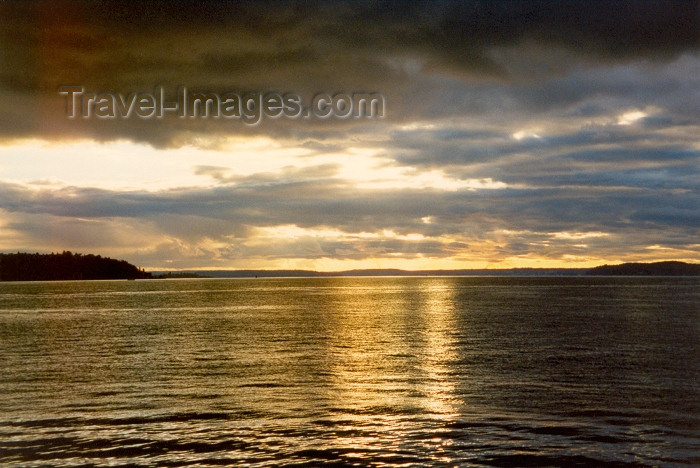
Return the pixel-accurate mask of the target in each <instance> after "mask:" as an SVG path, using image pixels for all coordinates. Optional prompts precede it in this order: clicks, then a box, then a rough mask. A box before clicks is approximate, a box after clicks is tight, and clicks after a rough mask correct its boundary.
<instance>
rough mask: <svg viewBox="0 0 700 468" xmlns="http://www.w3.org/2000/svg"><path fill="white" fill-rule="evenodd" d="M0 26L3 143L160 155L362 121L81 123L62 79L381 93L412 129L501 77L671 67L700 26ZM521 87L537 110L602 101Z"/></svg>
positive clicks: (109, 6) (79, 12) (379, 13)
mask: <svg viewBox="0 0 700 468" xmlns="http://www.w3.org/2000/svg"><path fill="white" fill-rule="evenodd" d="M0 17H2V18H3V21H2V22H0V38H1V39H0V40H1V41H2V43H3V47H2V51H1V52H0V54H1V55H0V57H1V58H0V60H2V67H1V68H0V93H2V95H3V102H4V104H3V105H2V106H0V121H1V125H0V128H1V129H2V134H3V135H5V136H6V137H12V136H29V135H41V136H43V137H47V136H53V137H57V136H59V135H71V134H87V135H91V136H93V137H95V138H97V139H109V138H130V139H133V140H136V141H146V142H150V143H152V144H154V145H157V146H167V145H170V144H181V141H182V138H183V134H184V135H186V134H188V133H204V132H212V133H213V134H218V133H221V134H227V133H244V134H247V133H251V132H271V133H282V134H293V133H294V132H295V127H299V126H300V125H303V126H304V129H305V131H313V129H314V128H317V127H321V128H328V127H329V126H331V125H332V124H335V125H340V126H348V123H347V122H344V121H337V120H336V121H332V122H329V121H324V122H307V123H304V124H300V123H299V122H285V121H277V122H274V124H271V123H270V124H268V125H263V126H261V127H260V128H255V129H249V128H245V127H244V126H242V125H240V124H239V125H231V124H230V122H226V123H223V122H221V121H212V120H210V121H206V122H203V121H198V122H191V121H185V122H182V121H179V120H178V119H169V120H167V121H166V122H159V121H155V120H148V121H140V120H138V121H109V122H96V121H95V120H94V119H93V120H89V121H80V120H78V121H71V122H67V121H66V119H65V116H64V115H63V114H62V113H61V107H62V105H63V102H62V101H61V98H60V96H58V94H57V93H56V89H57V86H58V85H62V84H78V85H83V86H85V87H86V88H87V89H88V90H94V91H107V92H123V93H126V92H129V91H150V90H151V89H152V88H153V86H155V85H164V86H171V87H175V86H177V85H180V84H186V85H188V86H190V87H193V88H201V89H203V90H206V91H219V92H223V91H232V90H241V91H243V90H260V91H265V90H272V89H274V90H280V91H295V92H300V93H307V94H308V95H309V97H310V95H311V94H312V93H315V92H321V91H329V92H334V91H358V92H359V91H380V92H384V93H386V94H387V98H388V101H389V105H390V109H391V111H390V116H391V117H392V118H393V119H395V120H397V121H400V120H411V119H414V118H418V117H429V116H431V115H433V116H439V115H453V114H459V113H463V112H465V111H470V110H478V109H479V108H480V107H486V108H488V109H491V110H494V109H498V107H499V99H500V98H507V97H508V93H506V94H503V93H501V92H499V91H498V89H497V88H493V87H492V86H491V84H489V83H494V81H492V80H496V81H495V83H501V84H502V85H506V84H508V83H527V82H528V81H529V80H530V78H533V77H534V78H536V79H537V80H538V81H540V80H541V78H543V77H544V78H552V77H556V76H560V75H561V74H563V73H564V72H565V71H566V70H570V69H574V68H577V67H584V68H589V67H591V66H594V65H595V64H597V63H627V62H631V61H640V60H643V61H651V62H656V61H659V60H660V61H670V60H672V59H674V58H676V57H678V56H680V55H682V54H683V53H688V52H691V53H692V52H695V51H697V46H698V25H699V24H700V20H699V15H698V4H697V3H696V2H692V1H690V2H689V1H680V2H668V1H665V2H660V1H659V2H632V1H629V2H605V1H601V2H592V3H591V2H560V3H554V2H548V1H529V2H510V1H473V2H235V3H222V2H27V3H24V2H22V3H20V2H4V3H3V4H2V5H0ZM533 63H535V64H536V65H535V66H533ZM433 76H442V77H445V78H450V79H454V80H456V83H468V84H471V85H479V84H481V85H484V84H486V86H487V89H482V90H481V91H480V92H479V93H478V96H477V95H474V94H472V95H471V97H470V98H469V99H468V100H467V101H464V99H465V98H464V96H465V94H464V89H462V87H461V86H457V88H455V94H456V95H457V96H461V98H458V99H456V100H455V99H452V96H450V95H449V86H446V85H447V84H446V83H436V82H435V81H434V80H433V79H432V78H431V77H433ZM545 82H546V80H545ZM617 83H618V84H617V85H616V86H617V87H618V88H620V87H621V88H625V86H626V84H625V83H624V82H617ZM609 84H610V83H607V84H606V85H609ZM510 89H511V91H512V92H515V93H517V94H518V97H517V100H518V102H521V103H522V105H523V106H524V107H525V108H527V109H531V108H537V107H544V108H546V107H548V106H551V105H556V102H557V101H561V100H562V99H563V100H569V101H572V102H573V101H580V100H581V99H582V96H583V95H588V94H590V93H593V92H595V90H593V89H588V88H587V87H586V86H564V87H561V86H559V88H558V89H557V87H556V86H553V87H552V88H551V89H544V90H543V89H538V88H537V86H533V87H530V88H528V89H525V90H519V89H517V88H510ZM528 91H529V95H528ZM509 93H510V92H509ZM557 93H558V97H557V96H555V95H556V94H557ZM490 94H493V96H491V98H489V95H490ZM552 97H554V98H555V99H554V100H552V99H551V98H552ZM455 103H456V104H457V105H456V107H451V105H452V106H455Z"/></svg>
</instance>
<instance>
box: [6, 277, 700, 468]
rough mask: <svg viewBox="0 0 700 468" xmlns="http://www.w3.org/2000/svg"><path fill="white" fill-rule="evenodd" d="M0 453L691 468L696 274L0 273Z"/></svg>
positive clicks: (36, 461) (101, 460)
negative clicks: (51, 277)
mask: <svg viewBox="0 0 700 468" xmlns="http://www.w3.org/2000/svg"><path fill="white" fill-rule="evenodd" d="M0 358H1V359H2V365H1V366H0V464H2V465H3V466H32V467H34V466H81V465H88V466H93V465H111V466H122V465H129V466H182V465H196V466H220V465H234V464H239V465H243V466H319V465H324V464H326V465H335V466H693V465H695V466H697V465H698V464H700V279H697V278H695V279H693V278H610V277H609V278H583V277H582V278H314V279H303V278H296V279H283V278H280V279H231V280H229V279H218V280H213V279H212V280H207V279H196V280H150V281H148V280H147V281H95V282H52V283H1V284H0Z"/></svg>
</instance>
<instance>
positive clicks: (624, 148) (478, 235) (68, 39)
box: [0, 1, 700, 268]
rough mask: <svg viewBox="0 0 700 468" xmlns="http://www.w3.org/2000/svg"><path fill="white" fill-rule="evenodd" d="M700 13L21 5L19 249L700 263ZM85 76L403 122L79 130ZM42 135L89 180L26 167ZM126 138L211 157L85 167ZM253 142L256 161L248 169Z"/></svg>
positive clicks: (96, 123)
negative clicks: (164, 178)
mask: <svg viewBox="0 0 700 468" xmlns="http://www.w3.org/2000/svg"><path fill="white" fill-rule="evenodd" d="M698 11H699V10H698V3H697V2H692V1H691V2H687V1H682V2H605V1H603V2H592V3H590V2H565V3H552V2H544V1H542V2H539V1H529V2H499V1H496V2H493V1H489V2H479V1H474V2H410V3H405V2H332V3H329V2H318V3H316V2H270V3H261V2H237V3H236V4H235V5H230V4H222V3H219V2H196V3H180V2H148V3H145V4H140V3H138V4H136V3H132V2H90V3H82V2H36V3H19V2H17V3H3V4H1V5H0V18H3V19H4V21H0V41H2V43H3V44H5V46H4V47H2V48H1V49H0V63H1V64H2V66H0V144H2V145H4V151H3V152H2V153H0V154H2V157H3V158H8V159H7V160H6V161H2V160H0V213H2V215H3V216H2V218H1V219H2V221H0V249H3V250H16V249H29V250H52V249H57V250H61V249H63V248H71V249H73V250H84V251H88V250H90V251H98V252H97V253H103V252H104V253H106V254H109V253H112V254H115V255H121V256H124V257H127V258H128V259H129V260H131V261H134V262H137V263H139V264H140V265H145V266H149V267H173V268H195V267H202V268H211V267H220V268H225V267H240V268H245V267H249V266H251V267H260V266H262V267H276V266H280V267H282V266H283V267H288V266H298V267H312V268H313V267H315V268H333V267H336V266H340V265H342V264H347V265H350V266H368V267H375V266H378V265H379V266H383V267H392V266H395V265H397V266H402V267H411V266H415V267H419V268H420V267H426V268H428V267H431V268H432V267H436V266H437V267H439V266H442V265H444V266H445V267H446V268H451V267H459V266H460V265H466V266H483V265H485V264H488V265H510V266H515V265H520V264H522V265H539V264H542V265H544V264H548V265H551V264H562V265H563V264H571V263H577V262H578V263H580V264H593V263H598V262H600V261H616V260H636V259H668V258H677V259H685V260H691V261H692V260H695V261H697V260H698V259H699V258H700V255H699V254H700V246H699V244H698V242H697V238H698V231H699V227H700V215H699V213H700V198H699V197H698V195H699V194H698V189H699V187H698V180H700V178H699V177H698V175H699V174H698V173H699V172H700V169H699V168H700V165H699V162H700V160H699V158H698V156H699V149H700V148H699V146H700V144H699V142H698V139H697V135H699V134H700V122H699V121H698V118H697V116H698V115H700V96H699V95H698V89H700V54H699V53H698V52H699V48H698V46H699V39H698V34H699V33H698V32H699V31H700V14H699V13H698ZM68 84H72V85H81V86H84V87H85V88H86V89H87V90H90V91H94V92H113V93H124V94H126V93H128V92H134V91H150V90H152V89H153V87H154V86H156V85H162V86H164V87H166V89H172V90H175V89H176V88H177V86H178V85H187V86H188V87H190V88H191V89H198V90H202V91H212V92H220V93H223V92H226V91H235V92H245V91H273V90H274V91H280V92H287V91H293V92H297V93H300V94H301V95H303V96H304V97H305V98H310V97H311V96H312V95H313V94H314V93H318V92H330V93H333V92H340V91H342V92H381V93H383V94H384V95H385V96H386V99H387V117H386V118H385V119H382V120H356V119H346V120H342V119H330V120H318V119H301V120H286V119H278V120H264V121H263V122H262V123H261V124H260V125H258V126H252V127H249V126H246V125H243V124H242V123H241V122H238V121H230V120H222V119H184V120H183V119H178V118H176V117H175V116H171V117H170V118H164V119H161V120H159V119H146V120H143V119H137V118H132V119H126V120H120V119H115V120H99V119H80V118H78V119H73V120H70V119H67V118H66V116H65V109H64V106H65V102H64V101H63V98H62V97H61V96H60V95H59V94H58V93H57V88H58V86H59V85H68ZM37 140H38V141H42V142H45V144H44V145H43V146H42V147H41V149H40V150H36V155H37V156H36V157H37V158H39V159H38V160H41V158H44V160H46V161H48V160H50V159H51V158H54V159H55V158H59V157H61V156H59V155H61V154H65V152H66V151H69V150H70V148H71V147H72V146H71V145H78V146H73V147H74V148H80V153H79V154H76V155H74V156H72V157H71V162H72V164H75V165H76V166H75V173H76V174H81V176H80V177H78V176H76V177H74V178H71V179H70V181H69V178H68V177H63V180H61V178H60V177H59V179H58V180H56V174H53V173H51V172H50V171H49V169H47V168H48V167H50V166H49V165H43V164H37V163H36V161H37V159H35V160H34V162H33V163H32V164H31V165H30V164H29V163H28V164H27V165H25V166H24V167H23V166H22V164H21V162H18V161H10V158H12V157H13V154H14V155H16V154H20V150H17V149H13V148H15V146H16V147H17V148H19V147H21V145H22V144H26V142H27V141H37ZM125 140H126V141H130V142H134V143H136V145H135V146H134V147H135V148H137V149H136V150H135V151H136V153H138V154H139V155H143V157H144V158H154V156H153V152H150V151H146V150H145V149H144V150H143V151H141V150H139V149H138V148H139V145H144V146H143V147H144V148H145V147H146V146H151V147H153V148H156V149H158V150H159V151H161V152H163V154H164V155H168V154H171V155H175V154H178V155H180V154H181V151H182V150H183V148H185V149H187V148H189V150H188V151H190V152H191V156H190V157H189V158H188V159H187V158H184V159H183V158H181V157H180V156H178V158H179V159H177V160H178V164H180V165H179V166H177V171H179V172H177V176H176V177H173V179H172V181H171V183H170V184H168V183H160V184H159V185H149V184H148V183H147V182H146V181H147V180H148V177H144V178H143V181H140V182H133V183H132V184H130V183H129V180H130V174H133V172H134V171H135V170H137V169H138V167H136V168H135V167H134V158H135V157H136V156H135V155H125V156H124V161H129V162H130V164H131V167H130V169H128V170H127V169H126V168H120V167H119V165H118V164H117V163H114V162H109V161H107V159H106V158H105V163H104V164H105V171H106V172H108V173H109V174H108V175H110V176H111V178H112V182H114V180H117V181H118V180H120V178H121V180H123V183H121V184H115V183H109V184H108V183H106V182H95V181H93V179H92V177H91V176H90V175H85V176H82V174H83V173H82V172H79V171H80V167H81V166H82V165H83V163H81V161H85V162H84V164H86V165H87V164H95V161H94V160H91V159H90V158H91V155H90V154H84V153H85V152H86V153H89V152H90V149H89V148H90V145H94V146H93V147H94V148H95V150H94V154H102V153H101V151H103V150H102V149H99V148H110V146H109V145H119V144H121V143H120V142H123V141H125ZM258 141H274V142H275V144H276V145H277V147H278V148H284V149H285V150H287V151H289V152H290V154H292V153H293V155H292V156H283V155H282V150H278V151H277V152H275V153H272V152H269V151H267V152H266V151H265V150H263V149H255V148H257V146H256V144H257V143H255V142H258ZM85 142H87V144H86V143H85ZM13 145H15V146H13ZM86 145H87V146H86ZM98 145H101V146H98ZM246 145H248V146H246ZM242 146H246V147H250V148H252V149H250V150H247V151H248V154H249V155H251V156H249V158H251V161H247V162H246V161H242V160H241V159H240V157H239V156H236V157H234V156H231V159H232V161H231V164H228V163H227V162H226V160H225V157H224V156H225V155H227V154H233V153H235V151H239V150H240V148H241V147H242ZM59 147H60V150H59V149H58V148H59ZM86 147H87V150H86ZM66 148H68V149H66ZM98 149H99V150H98ZM178 151H180V152H178ZM13 152H14V153H13ZM213 153H216V154H218V156H216V157H213V156H211V154H213ZM256 154H257V155H258V156H257V157H259V158H260V161H255V158H256ZM285 154H286V153H285ZM165 157H167V156H165ZM81 158H82V159H81ZM263 159H264V161H263ZM240 164H244V165H245V166H246V168H245V170H244V169H243V167H242V166H241V165H240ZM154 166H155V167H157V164H155V163H154V162H153V161H144V162H143V167H144V170H146V168H152V167H154ZM248 166H249V167H248ZM149 170H152V169H149ZM164 170H165V167H164ZM173 171H175V169H173ZM167 173H168V174H171V172H167ZM173 173H174V172H173ZM81 177H82V178H83V180H81ZM154 178H155V175H154ZM95 180H96V179H95ZM131 180H134V179H133V178H132V179H131ZM139 180H140V179H139ZM119 186H121V188H120V187H119ZM125 187H129V189H126V188H125ZM342 262H345V263H342ZM363 262H364V263H363Z"/></svg>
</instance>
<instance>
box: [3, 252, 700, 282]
mask: <svg viewBox="0 0 700 468" xmlns="http://www.w3.org/2000/svg"><path fill="white" fill-rule="evenodd" d="M584 275H585V276H700V264H696V263H685V262H678V261H664V262H654V263H623V264H620V265H601V266H598V267H595V268H510V269H460V270H400V269H362V270H345V271H328V272H327V271H313V270H198V271H177V272H172V271H162V272H161V271H154V272H147V271H145V270H144V269H142V268H139V267H137V266H135V265H132V264H130V263H128V262H127V261H125V260H115V259H111V258H107V257H102V256H100V255H93V254H86V255H84V254H80V253H72V252H69V251H64V252H62V253H60V254H57V253H51V254H40V253H21V252H17V253H6V254H3V253H0V281H60V280H106V279H167V278H257V277H260V278H274V277H277V278H279V277H329V276H584Z"/></svg>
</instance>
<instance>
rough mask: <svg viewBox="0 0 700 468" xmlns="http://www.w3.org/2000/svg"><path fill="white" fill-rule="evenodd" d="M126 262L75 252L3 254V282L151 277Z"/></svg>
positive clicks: (0, 264) (0, 257) (0, 262)
mask: <svg viewBox="0 0 700 468" xmlns="http://www.w3.org/2000/svg"><path fill="white" fill-rule="evenodd" d="M150 277H151V274H150V273H146V272H145V271H143V270H141V269H139V268H137V267H135V266H134V265H132V264H131V263H128V262H126V261H124V260H114V259H111V258H106V257H101V256H99V255H82V254H74V253H71V252H63V253H60V254H56V253H52V254H39V253H11V254H0V281H53V280H98V279H137V278H150Z"/></svg>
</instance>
